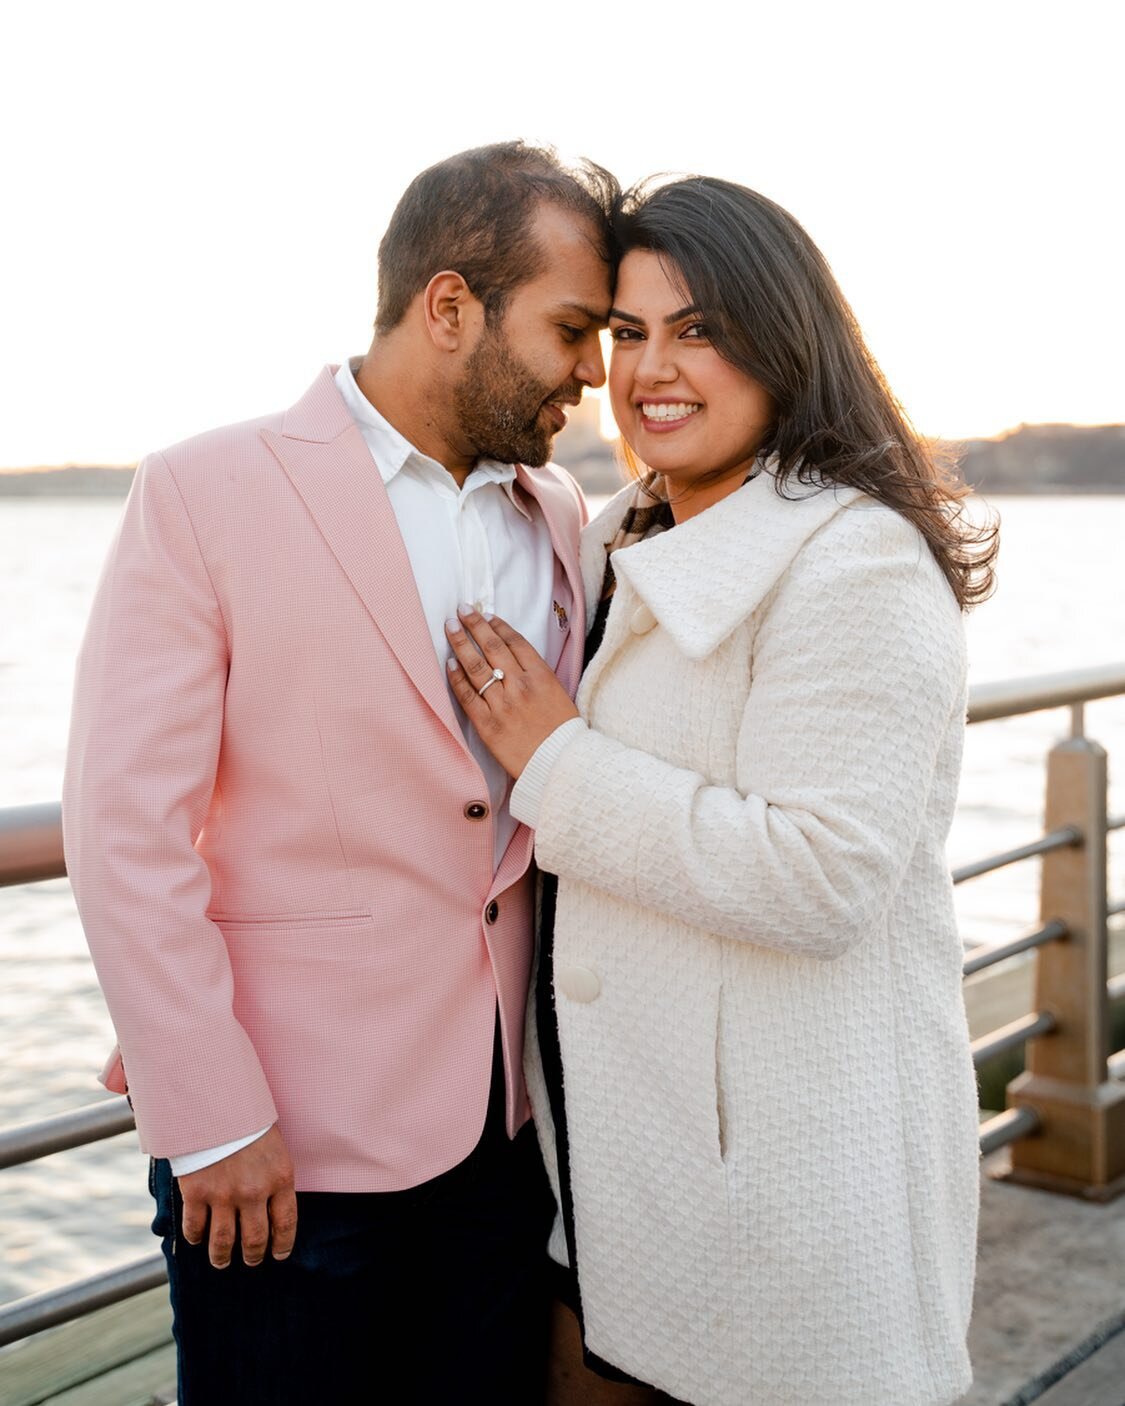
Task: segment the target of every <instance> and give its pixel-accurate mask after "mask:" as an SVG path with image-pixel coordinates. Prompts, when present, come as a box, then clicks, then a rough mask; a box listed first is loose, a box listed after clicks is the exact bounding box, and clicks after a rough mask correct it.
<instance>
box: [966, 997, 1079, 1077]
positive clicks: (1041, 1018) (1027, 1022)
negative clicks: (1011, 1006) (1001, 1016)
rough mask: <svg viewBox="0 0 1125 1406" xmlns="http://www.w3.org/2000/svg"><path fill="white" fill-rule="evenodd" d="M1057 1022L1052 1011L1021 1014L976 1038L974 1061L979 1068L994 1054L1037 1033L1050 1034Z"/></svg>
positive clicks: (1031, 1037) (1012, 1046)
mask: <svg viewBox="0 0 1125 1406" xmlns="http://www.w3.org/2000/svg"><path fill="white" fill-rule="evenodd" d="M1057 1024H1058V1022H1057V1021H1056V1020H1055V1017H1054V1016H1053V1015H1052V1014H1051V1013H1050V1011H1039V1012H1038V1013H1037V1014H1035V1015H1021V1016H1020V1018H1019V1020H1013V1021H1011V1022H1010V1023H1009V1024H1008V1025H1002V1026H1001V1027H1000V1029H999V1030H994V1031H992V1033H991V1034H989V1035H982V1036H981V1038H980V1039H979V1040H974V1041H973V1044H972V1050H973V1063H974V1064H975V1065H976V1066H977V1067H978V1068H979V1067H980V1065H982V1064H983V1063H984V1061H985V1060H987V1059H991V1058H992V1057H993V1055H998V1054H1003V1053H1004V1052H1005V1050H1012V1049H1015V1047H1016V1046H1017V1045H1022V1044H1023V1043H1024V1042H1025V1041H1027V1040H1033V1039H1034V1038H1035V1037H1036V1036H1037V1035H1049V1034H1050V1033H1051V1031H1052V1030H1054V1029H1055V1027H1056V1026H1057Z"/></svg>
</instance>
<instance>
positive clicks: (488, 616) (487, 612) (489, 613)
mask: <svg viewBox="0 0 1125 1406" xmlns="http://www.w3.org/2000/svg"><path fill="white" fill-rule="evenodd" d="M481 614H482V615H483V616H484V618H485V619H486V620H495V619H496V616H495V615H493V613H492V611H491V610H482V611H481Z"/></svg>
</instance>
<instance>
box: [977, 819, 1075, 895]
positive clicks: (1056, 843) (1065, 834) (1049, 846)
mask: <svg viewBox="0 0 1125 1406" xmlns="http://www.w3.org/2000/svg"><path fill="white" fill-rule="evenodd" d="M1081 843H1082V831H1081V830H1079V828H1078V826H1077V825H1064V826H1063V827H1062V829H1061V830H1052V831H1051V832H1050V834H1048V835H1044V836H1043V838H1042V839H1041V840H1033V841H1032V842H1031V843H1030V844H1027V845H1020V846H1019V848H1018V849H1006V850H1004V852H1003V853H1002V854H993V855H990V856H989V857H988V858H987V859H978V860H976V861H975V862H974V863H972V864H963V865H962V866H961V868H960V869H954V871H953V882H954V883H955V884H963V883H964V882H965V880H966V879H977V878H979V877H980V876H981V874H991V873H992V871H993V870H994V869H1003V868H1004V867H1005V865H1008V864H1018V863H1019V862H1020V860H1021V859H1034V858H1035V856H1036V855H1037V854H1050V853H1051V851H1052V850H1056V849H1074V848H1075V847H1076V846H1077V845H1080V844H1081Z"/></svg>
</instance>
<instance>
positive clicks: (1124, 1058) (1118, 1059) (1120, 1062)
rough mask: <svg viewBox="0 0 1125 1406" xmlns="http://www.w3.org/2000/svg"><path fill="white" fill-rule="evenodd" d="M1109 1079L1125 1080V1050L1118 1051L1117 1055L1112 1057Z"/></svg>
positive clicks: (1110, 1059)
mask: <svg viewBox="0 0 1125 1406" xmlns="http://www.w3.org/2000/svg"><path fill="white" fill-rule="evenodd" d="M1109 1077H1110V1078H1111V1079H1125V1050H1118V1051H1117V1053H1116V1054H1115V1055H1110V1057H1109Z"/></svg>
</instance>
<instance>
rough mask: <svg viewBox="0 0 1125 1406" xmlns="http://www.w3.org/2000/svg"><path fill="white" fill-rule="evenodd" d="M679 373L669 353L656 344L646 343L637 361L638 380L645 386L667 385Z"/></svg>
mask: <svg viewBox="0 0 1125 1406" xmlns="http://www.w3.org/2000/svg"><path fill="white" fill-rule="evenodd" d="M678 374H679V372H678V371H677V370H676V367H675V365H674V363H673V362H672V360H671V358H670V357H669V356H668V354H667V352H666V351H665V350H664V349H663V348H661V347H659V346H657V344H656V343H655V342H646V343H645V345H644V349H643V350H642V352H641V355H640V357H639V359H638V361H637V370H636V376H637V380H638V381H640V383H641V384H642V385H644V386H658V385H659V386H662V385H667V383H668V382H669V381H674V380H675V379H676V377H677V375H678Z"/></svg>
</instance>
